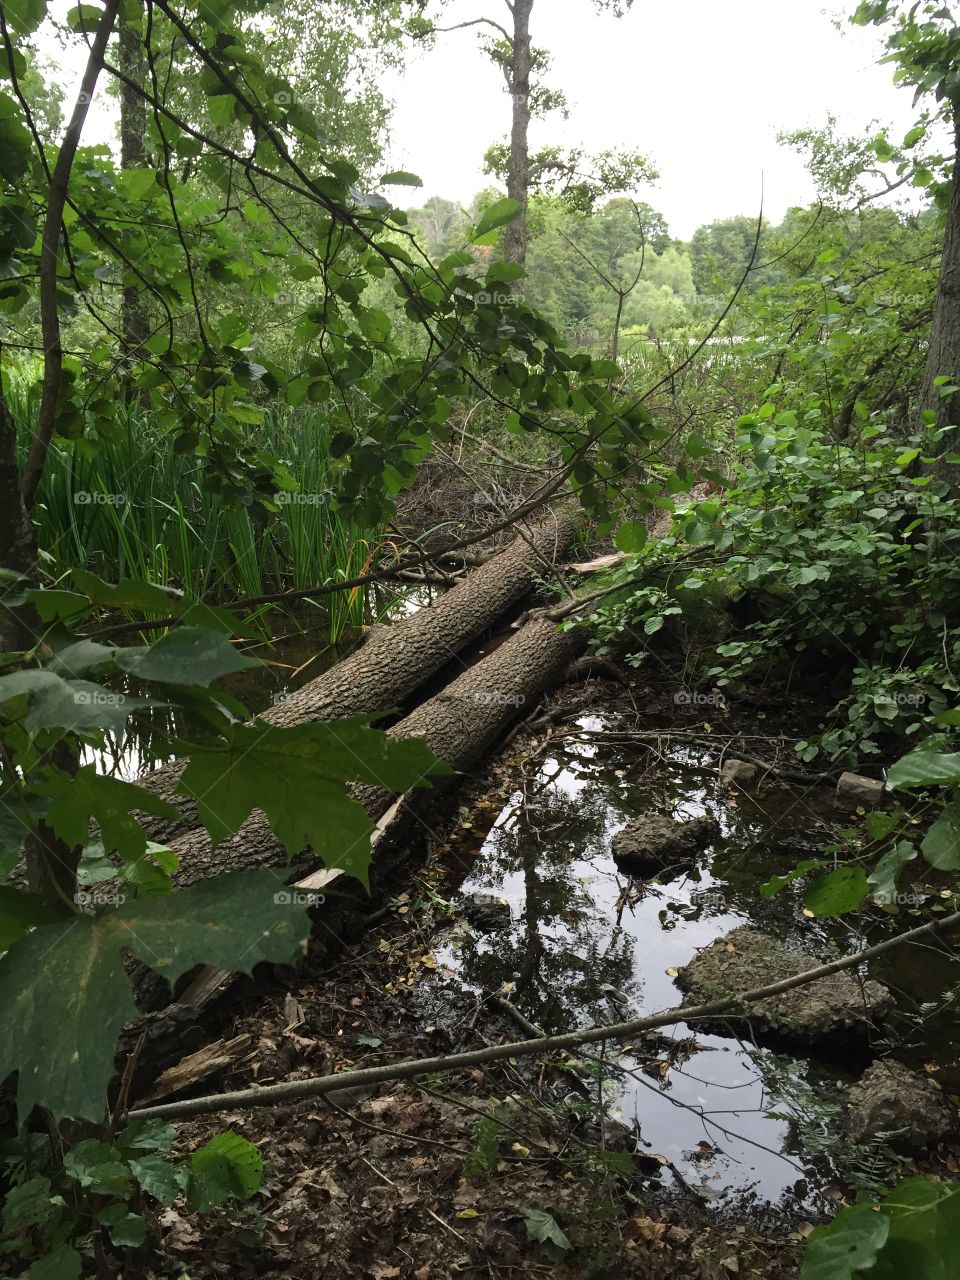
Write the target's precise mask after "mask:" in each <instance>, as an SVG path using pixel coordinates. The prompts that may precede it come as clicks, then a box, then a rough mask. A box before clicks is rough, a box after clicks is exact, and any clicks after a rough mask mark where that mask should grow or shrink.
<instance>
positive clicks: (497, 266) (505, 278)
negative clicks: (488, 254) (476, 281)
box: [484, 262, 527, 284]
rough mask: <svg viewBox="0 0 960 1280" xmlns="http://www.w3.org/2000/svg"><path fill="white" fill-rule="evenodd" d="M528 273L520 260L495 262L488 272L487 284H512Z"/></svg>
mask: <svg viewBox="0 0 960 1280" xmlns="http://www.w3.org/2000/svg"><path fill="white" fill-rule="evenodd" d="M526 274H527V273H526V271H525V270H524V269H523V267H521V265H520V263H519V262H495V263H494V264H493V266H492V267H491V268H490V269H489V271H488V272H487V274H486V277H485V280H484V283H485V284H510V283H511V282H512V281H514V280H520V279H521V278H522V277H523V276H525V275H526Z"/></svg>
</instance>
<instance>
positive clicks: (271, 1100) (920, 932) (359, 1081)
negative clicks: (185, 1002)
mask: <svg viewBox="0 0 960 1280" xmlns="http://www.w3.org/2000/svg"><path fill="white" fill-rule="evenodd" d="M958 927H960V911H956V912H953V913H952V914H951V915H949V916H944V917H943V918H942V919H939V920H931V921H929V922H928V923H927V924H923V925H919V926H918V927H917V928H916V929H910V930H909V931H908V932H907V933H902V934H899V935H898V936H897V937H895V938H887V939H885V940H884V941H883V942H878V943H876V944H875V945H874V946H872V947H867V948H865V949H864V950H863V951H856V952H853V953H852V954H850V955H846V956H840V957H838V958H837V959H836V960H831V961H829V962H828V963H827V964H823V965H818V966H817V967H816V968H814V969H807V970H805V971H804V972H803V973H798V974H794V975H793V976H792V977H789V978H783V979H782V980H781V981H779V982H771V983H768V984H767V985H766V986H763V987H756V988H754V990H752V991H745V992H743V993H742V994H740V995H736V996H729V997H724V998H722V999H717V1000H710V1001H707V1002H706V1003H704V1004H699V1005H689V1006H687V1007H684V1006H678V1007H676V1008H673V1009H667V1010H665V1011H663V1012H661V1013H655V1014H650V1015H648V1016H646V1017H643V1018H634V1019H632V1020H631V1021H629V1022H619V1023H611V1024H610V1025H608V1026H601V1027H586V1028H584V1029H583V1030H580V1031H568V1032H565V1033H563V1034H561V1035H555V1036H543V1037H541V1038H539V1039H529V1040H520V1041H516V1042H513V1043H511V1044H503V1045H491V1046H489V1047H487V1048H483V1049H475V1050H471V1051H469V1052H466V1053H454V1054H447V1055H446V1056H443V1057H436V1058H418V1059H413V1060H408V1061H405V1062H395V1063H391V1064H388V1065H385V1066H380V1067H362V1068H360V1069H359V1070H356V1071H342V1072H338V1073H336V1074H334V1075H329V1076H320V1077H313V1078H310V1079H307V1080H291V1081H288V1082H286V1083H284V1084H276V1085H266V1086H264V1087H262V1088H256V1087H254V1088H251V1089H238V1090H235V1091H234V1092H231V1093H223V1094H213V1095H211V1096H208V1097H202V1098H189V1099H186V1100H185V1101H183V1102H173V1103H167V1104H165V1105H162V1106H158V1107H138V1108H135V1109H134V1110H132V1111H131V1112H130V1113H129V1114H130V1115H131V1116H140V1117H142V1118H144V1119H149V1118H154V1117H157V1118H160V1117H162V1118H164V1119H169V1120H173V1119H181V1118H183V1117H184V1116H194V1115H204V1114H209V1113H211V1112H216V1111H226V1110H235V1109H238V1108H239V1109H242V1110H246V1109H249V1108H252V1107H270V1106H277V1105H280V1104H286V1103H290V1102H294V1101H297V1100H299V1099H302V1098H314V1097H320V1096H322V1095H324V1094H328V1093H336V1092H337V1091H338V1090H341V1089H349V1088H357V1087H361V1086H366V1085H374V1084H383V1083H385V1082H387V1081H390V1080H411V1079H414V1078H415V1077H417V1076H421V1075H434V1074H442V1073H446V1072H452V1071H463V1070H466V1069H467V1068H468V1067H479V1066H484V1065H485V1064H486V1063H489V1062H500V1061H502V1060H503V1059H505V1058H524V1057H534V1056H536V1055H538V1054H542V1053H553V1052H555V1051H561V1050H567V1049H576V1048H578V1047H579V1046H580V1045H584V1044H596V1043H597V1042H598V1041H602V1040H612V1039H619V1038H621V1037H625V1036H634V1035H636V1034H637V1033H638V1032H641V1031H652V1030H655V1029H656V1028H658V1027H666V1026H671V1025H672V1024H673V1023H676V1022H695V1021H699V1020H701V1019H711V1018H716V1017H717V1016H718V1015H720V1014H729V1013H735V1012H736V1011H737V1010H739V1009H741V1008H742V1007H743V1006H744V1005H749V1004H753V1003H755V1002H756V1001H757V1000H765V999H768V998H769V997H771V996H776V995H780V994H782V993H783V992H785V991H792V990H794V989H795V988H796V987H804V986H807V985H809V984H810V983H811V982H816V981H817V980H818V979H820V978H827V977H830V975H831V974H834V973H840V972H841V971H842V970H844V969H853V968H855V967H856V966H858V965H860V964H863V963H864V961H866V960H871V959H873V958H874V957H875V956H879V955H883V954H885V953H886V952H888V951H893V950H896V949H897V948H899V947H902V946H905V945H906V944H907V943H910V942H917V941H919V940H920V939H922V938H927V937H930V936H931V935H936V934H940V933H946V932H948V931H950V930H953V929H956V928H958Z"/></svg>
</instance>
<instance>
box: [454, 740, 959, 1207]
mask: <svg viewBox="0 0 960 1280" xmlns="http://www.w3.org/2000/svg"><path fill="white" fill-rule="evenodd" d="M578 726H579V728H580V729H582V730H585V731H586V732H587V735H589V734H590V733H596V732H597V731H599V732H600V733H603V732H604V731H605V730H607V729H610V728H614V727H615V725H613V724H610V723H608V722H605V721H604V719H603V718H601V717H599V716H587V717H584V718H582V719H581V720H580V721H579V722H578ZM651 761H653V763H652V764H651ZM650 808H655V809H659V810H660V811H661V812H664V813H672V814H673V815H674V816H675V817H677V818H678V819H681V818H688V817H694V816H697V815H699V814H702V813H705V812H710V813H712V814H713V815H714V816H715V817H716V818H717V820H718V821H719V823H720V825H721V830H722V838H721V839H720V840H719V841H717V842H716V843H715V845H714V847H713V848H712V849H710V850H708V851H707V852H706V853H705V854H704V855H702V856H701V858H700V860H699V863H698V869H697V871H696V872H695V873H693V874H685V875H679V876H677V878H675V879H668V880H666V882H665V883H662V884H650V883H647V884H643V883H642V882H640V881H631V880H630V879H629V878H627V877H626V876H624V875H623V874H621V873H620V872H618V869H617V866H616V864H615V863H614V861H613V859H612V856H611V852H610V844H611V838H612V837H613V835H614V834H615V833H616V831H618V830H619V829H620V828H621V827H622V826H623V825H624V824H625V823H626V821H627V820H628V819H629V818H630V817H631V816H633V815H635V814H637V813H639V812H641V811H642V810H646V809H650ZM841 821H842V815H838V814H837V812H836V810H835V809H834V807H833V802H832V793H831V792H830V791H829V790H826V791H825V790H824V789H823V788H818V789H814V790H811V789H809V788H806V789H803V790H791V789H788V788H786V787H782V786H772V787H767V788H766V789H765V790H764V792H763V795H762V797H761V798H760V799H757V800H751V799H750V798H749V797H747V796H746V795H745V794H743V793H739V792H735V791H729V790H727V791H726V792H722V791H721V790H720V788H719V786H718V782H717V769H716V767H715V761H714V759H713V758H712V757H711V756H710V754H709V752H707V753H704V752H703V750H702V749H700V748H696V749H694V748H691V747H688V746H677V747H674V748H670V747H668V746H666V745H665V744H661V747H660V753H659V755H658V754H657V753H652V752H651V751H650V749H649V747H648V746H638V745H636V744H626V745H625V744H624V743H623V742H622V741H621V742H616V743H613V742H609V741H606V742H605V741H604V740H603V738H602V737H595V738H591V737H589V736H584V737H582V738H580V739H579V740H578V739H577V738H576V737H573V736H568V737H566V738H565V739H563V746H562V747H561V748H560V749H556V748H553V749H552V750H551V751H550V753H549V754H548V755H546V756H545V757H544V758H543V759H542V762H540V764H539V767H538V768H536V770H535V772H530V776H529V780H528V782H527V785H526V787H525V789H518V790H517V791H516V792H515V793H514V794H513V795H512V796H511V797H510V799H509V800H508V801H507V803H506V804H505V805H504V806H503V808H502V809H501V811H500V812H499V814H497V816H496V818H495V820H494V821H493V822H492V824H490V826H489V828H488V829H487V830H486V831H480V832H478V833H477V836H476V842H475V847H474V849H473V850H472V851H471V852H472V853H473V854H474V855H475V857H474V860H473V861H472V864H471V865H470V869H469V871H468V873H467V875H466V878H465V879H464V880H463V882H462V885H461V888H460V894H461V895H462V896H463V897H464V898H467V897H469V896H471V895H477V894H480V895H496V896H497V897H499V898H501V899H503V900H505V901H506V903H508V904H509V908H510V921H509V924H508V925H506V926H505V927H503V928H498V929H496V930H495V931H492V932H477V931H474V930H471V929H463V930H458V931H456V932H455V933H454V935H453V936H452V937H451V939H450V940H449V942H448V943H447V945H446V946H445V947H444V949H443V950H442V951H441V952H440V953H438V956H437V959H438V961H439V962H440V963H441V967H442V969H445V971H446V973H447V975H448V977H449V979H450V980H451V981H453V982H454V983H458V984H463V985H466V986H467V987H469V988H471V989H473V990H475V991H476V992H477V993H489V992H492V991H497V990H498V989H501V988H502V986H503V984H508V986H507V990H508V991H509V992H510V998H511V999H512V1000H513V1001H514V1002H515V1003H516V1005H517V1006H518V1008H519V1009H520V1010H521V1011H522V1013H523V1014H524V1015H525V1016H526V1017H527V1018H528V1019H530V1020H531V1021H532V1022H534V1023H536V1024H537V1025H538V1026H540V1027H542V1028H543V1029H544V1030H545V1031H548V1032H559V1031H563V1030H568V1029H570V1028H572V1027H575V1026H584V1025H589V1024H593V1023H599V1022H604V1021H606V1022H611V1023H613V1022H620V1021H624V1020H626V1019H628V1018H630V1017H633V1016H637V1015H642V1014H644V1013H654V1012H658V1011H660V1010H663V1009H669V1008H671V1007H674V1006H676V1005H677V1004H678V1003H679V1002H680V1000H681V999H682V993H681V992H680V990H679V988H678V987H677V985H676V983H675V981H674V977H675V974H676V970H677V969H678V968H680V967H681V966H683V965H684V964H686V963H687V962H688V961H689V960H690V959H691V958H692V957H693V955H694V954H695V952H696V951H697V950H698V949H700V948H702V947H703V946H705V945H706V944H707V943H709V942H711V941H713V940H714V939H715V938H717V937H719V936H720V935H722V934H725V933H727V932H728V931H729V930H731V929H733V928H735V927H737V926H738V925H743V924H751V925H753V926H754V927H756V928H760V929H764V930H766V931H768V932H770V933H773V934H774V935H775V936H776V937H777V938H778V939H780V941H782V942H784V943H785V944H787V945H790V946H794V947H797V948H799V949H802V950H804V951H806V952H807V953H809V954H812V955H814V956H815V957H817V958H819V959H824V960H826V959H830V958H832V957H834V956H836V955H837V954H839V953H841V952H848V951H850V950H855V949H856V948H857V947H859V946H862V945H867V944H868V943H871V942H876V941H879V940H880V939H881V938H882V937H884V936H886V935H887V934H888V933H890V932H891V931H895V930H899V929H905V928H909V927H912V926H913V925H915V924H917V923H918V922H919V920H918V919H917V918H915V917H914V916H912V915H910V914H909V913H903V914H902V915H901V916H899V917H897V918H891V917H890V916H888V915H886V914H884V912H883V911H882V910H880V909H872V910H871V911H870V912H868V913H864V914H862V915H860V916H857V917H845V918H844V919H843V920H833V921H815V920H812V919H809V918H806V917H805V916H804V914H803V904H802V900H801V897H800V894H799V892H798V890H797V889H795V888H793V887H790V888H787V889H785V890H783V891H782V892H781V893H780V894H779V895H777V896H776V897H774V898H772V899H769V900H764V899H763V898H762V897H761V895H760V892H759V889H760V885H761V884H763V883H764V882H765V881H766V880H768V879H769V878H770V877H771V876H772V875H774V874H782V873H784V872H787V871H789V870H790V869H792V868H793V867H794V866H795V865H796V864H797V862H799V861H801V860H802V859H803V858H805V857H810V856H811V853H814V852H817V851H822V850H823V849H824V848H825V847H826V846H828V845H830V844H832V843H834V842H835V841H836V839H837V833H838V830H839V828H840V825H841ZM471 834H472V833H471ZM464 852H465V853H466V852H468V851H467V850H466V849H465V850H464ZM922 918H929V915H924V916H923V917H922ZM883 961H886V963H883ZM870 976H871V977H874V978H877V979H878V980H880V981H883V982H886V983H887V984H888V985H889V986H890V987H891V988H892V989H894V991H895V994H896V998H897V1010H896V1013H895V1014H894V1015H893V1017H892V1018H891V1019H890V1020H889V1022H888V1024H887V1026H886V1034H887V1035H889V1036H890V1038H891V1041H892V1044H891V1043H883V1042H876V1041H875V1042H874V1044H873V1046H872V1047H868V1046H866V1045H863V1046H861V1047H857V1046H853V1047H851V1048H850V1049H849V1050H847V1051H846V1052H844V1053H843V1054H842V1055H835V1056H834V1057H833V1059H832V1060H830V1059H824V1058H822V1057H820V1058H816V1057H813V1056H811V1057H809V1058H805V1057H801V1056H785V1055H784V1054H782V1053H773V1052H771V1051H770V1050H768V1049H766V1048H761V1047H758V1046H757V1045H756V1044H755V1043H753V1042H752V1041H751V1040H750V1039H749V1032H745V1033H743V1034H744V1036H745V1037H746V1038H739V1039H738V1038H737V1033H736V1030H735V1029H734V1028H733V1027H731V1029H730V1033H729V1034H726V1035H719V1034H707V1033H705V1032H703V1031H700V1030H697V1031H695V1032H694V1031H693V1030H692V1029H691V1028H690V1027H688V1026H686V1025H685V1024H683V1023H680V1024H678V1025H676V1026H674V1027H671V1028H667V1029H665V1034H666V1035H667V1036H668V1037H670V1038H671V1039H672V1043H670V1042H667V1043H664V1042H662V1041H661V1042H660V1044H659V1045H654V1046H653V1048H651V1045H650V1042H649V1041H645V1042H644V1043H643V1044H641V1045H638V1046H631V1047H632V1048H634V1049H635V1051H636V1056H634V1055H633V1054H631V1053H627V1054H625V1055H623V1054H620V1056H619V1057H618V1059H617V1060H618V1061H619V1063H620V1065H621V1066H623V1067H626V1068H628V1069H630V1070H631V1071H632V1072H633V1074H632V1075H631V1076H626V1077H621V1078H620V1080H619V1082H618V1083H616V1084H615V1085H614V1086H613V1088H614V1090H615V1092H614V1094H613V1096H612V1107H613V1114H614V1115H619V1116H620V1118H622V1120H623V1121H624V1123H626V1124H628V1125H631V1126H632V1125H633V1124H634V1122H636V1125H637V1126H638V1129H639V1134H640V1141H641V1143H642V1145H643V1146H644V1147H645V1148H647V1149H648V1150H649V1151H650V1152H651V1153H652V1154H653V1153H655V1154H658V1155H660V1156H663V1157H664V1158H665V1159H666V1161H668V1162H669V1164H672V1165H673V1166H674V1169H673V1170H672V1171H670V1172H669V1174H668V1172H667V1171H668V1170H669V1164H668V1165H667V1166H665V1173H664V1177H665V1178H667V1177H668V1176H669V1177H674V1178H675V1177H676V1175H679V1176H680V1177H681V1178H682V1179H683V1181H684V1182H685V1183H687V1185H688V1186H689V1187H692V1188H694V1189H695V1190H696V1192H697V1194H699V1195H701V1196H702V1197H703V1198H704V1199H705V1200H707V1201H708V1202H711V1203H714V1202H716V1203H718V1204H719V1203H722V1202H724V1200H726V1201H727V1202H728V1203H729V1202H730V1200H731V1198H734V1197H735V1198H736V1199H737V1201H738V1202H739V1203H740V1204H742V1203H743V1201H744V1199H747V1200H750V1199H753V1198H755V1199H756V1200H757V1201H758V1202H764V1203H766V1204H777V1203H780V1204H781V1205H782V1206H783V1207H784V1208H787V1207H788V1205H789V1203H790V1202H792V1205H793V1207H794V1208H801V1207H810V1208H811V1209H815V1208H816V1207H817V1205H818V1204H822V1197H823V1194H824V1193H825V1192H826V1191H827V1190H828V1189H829V1188H830V1187H831V1186H834V1185H836V1184H837V1183H838V1182H842V1183H845V1184H847V1185H849V1183H850V1181H851V1180H852V1181H853V1182H854V1183H856V1182H857V1181H858V1180H868V1179H869V1177H870V1176H871V1174H872V1173H874V1172H876V1171H877V1169H878V1168H879V1167H880V1165H882V1161H883V1156H882V1154H868V1153H866V1152H863V1153H861V1154H859V1155H857V1154H855V1153H854V1152H852V1151H851V1149H850V1145H849V1144H848V1143H845V1142H844V1141H843V1140H842V1138H841V1137H840V1134H839V1119H840V1112H839V1108H840V1101H841V1098H842V1085H843V1084H844V1083H848V1082H850V1081H852V1080H853V1079H854V1078H855V1077H856V1076H857V1075H859V1074H860V1072H861V1071H862V1070H863V1069H864V1067H865V1066H866V1065H868V1063H869V1061H870V1057H871V1054H873V1055H879V1054H881V1053H884V1052H888V1051H890V1049H891V1048H893V1050H894V1052H895V1053H896V1056H898V1057H900V1058H902V1059H904V1060H906V1061H908V1062H910V1063H911V1065H918V1066H921V1067H922V1065H923V1064H927V1066H928V1068H933V1069H934V1070H935V1071H936V1072H937V1076H936V1078H937V1079H938V1080H939V1081H940V1082H941V1083H942V1084H943V1086H944V1087H945V1088H946V1089H947V1091H948V1092H956V1091H957V1090H958V1087H960V1076H958V1074H957V1067H956V1057H957V1054H956V1048H957V1044H958V1042H960V1018H958V1014H957V1011H956V1008H955V1006H954V1005H953V1004H952V1003H948V1004H947V1005H946V1007H944V1008H941V1009H940V1010H939V1011H938V1012H931V1011H929V1010H928V1011H927V1016H926V1021H925V1024H924V1025H923V1027H922V1028H921V1027H920V1025H919V1023H918V1022H917V1021H916V1015H917V1014H918V1010H919V1006H920V1004H921V1003H923V1002H937V1001H938V1000H940V999H941V998H942V997H943V996H944V994H945V993H947V991H948V988H949V987H950V986H951V985H952V984H956V982H957V979H958V974H957V972H956V967H955V965H954V963H953V962H952V961H951V960H950V959H949V957H948V956H946V955H945V954H944V952H942V951H940V950H939V949H936V948H935V947H930V948H922V949H921V948H919V947H913V948H910V949H904V950H903V951H897V952H894V953H892V956H891V958H890V959H889V960H888V959H887V958H886V957H882V958H881V960H880V961H878V962H875V964H874V967H873V968H871V970H870ZM607 1052H608V1053H610V1054H619V1046H617V1045H616V1044H613V1043H611V1044H610V1045H608V1046H607Z"/></svg>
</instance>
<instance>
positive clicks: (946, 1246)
mask: <svg viewBox="0 0 960 1280" xmlns="http://www.w3.org/2000/svg"><path fill="white" fill-rule="evenodd" d="M880 1208H881V1210H882V1212H883V1213H885V1214H888V1215H889V1218H890V1235H889V1238H888V1240H887V1243H886V1246H885V1247H884V1250H883V1252H882V1254H881V1255H880V1265H879V1266H878V1268H877V1273H876V1274H877V1280H903V1277H904V1276H915V1277H916V1280H955V1277H956V1274H957V1268H956V1257H957V1245H958V1242H960V1188H958V1187H957V1186H956V1185H951V1184H949V1183H943V1182H939V1181H937V1179H936V1178H930V1177H916V1178H908V1179H907V1180H906V1181H905V1182H901V1184H900V1185H899V1186H898V1187H895V1188H894V1190H893V1191H891V1192H890V1194H889V1195H888V1196H885V1197H884V1199H883V1201H882V1202H881V1206H880Z"/></svg>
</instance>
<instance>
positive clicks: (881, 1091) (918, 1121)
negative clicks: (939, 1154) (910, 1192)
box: [845, 1058, 957, 1152]
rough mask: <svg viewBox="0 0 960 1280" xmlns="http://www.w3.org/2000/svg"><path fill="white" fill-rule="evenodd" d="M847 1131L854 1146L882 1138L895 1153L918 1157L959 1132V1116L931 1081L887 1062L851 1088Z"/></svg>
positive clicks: (877, 1066)
mask: <svg viewBox="0 0 960 1280" xmlns="http://www.w3.org/2000/svg"><path fill="white" fill-rule="evenodd" d="M845 1127H846V1130H847V1133H848V1134H849V1136H850V1137H851V1138H852V1139H853V1141H854V1142H868V1141H869V1140H870V1139H871V1138H875V1137H877V1135H878V1134H881V1133H882V1134H884V1135H885V1136H886V1140H887V1142H888V1143H889V1144H890V1146H892V1147H896V1148H897V1150H899V1151H905V1152H919V1151H923V1149H924V1148H925V1147H930V1146H935V1145H936V1144H937V1143H938V1142H942V1141H943V1139H944V1138H947V1137H949V1136H950V1134H951V1133H955V1132H956V1129H957V1112H956V1109H955V1108H954V1107H952V1106H951V1105H950V1103H949V1102H947V1100H946V1098H945V1097H944V1096H943V1094H942V1093H941V1092H940V1090H939V1089H938V1088H937V1087H936V1085H935V1084H934V1083H933V1081H932V1080H928V1079H927V1077H926V1076H924V1075H921V1074H920V1072H919V1071H911V1070H910V1068H909V1067H905V1066H904V1065H903V1063H902V1062H894V1061H892V1060H891V1059H889V1058H885V1059H883V1060H882V1061H880V1062H875V1063H874V1064H873V1066H871V1067H868V1068H867V1070H866V1071H865V1072H864V1073H863V1075H862V1076H861V1077H860V1079H859V1080H858V1081H857V1083H856V1084H855V1085H852V1086H851V1088H850V1092H849V1093H848V1095H847V1116H846V1126H845Z"/></svg>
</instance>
